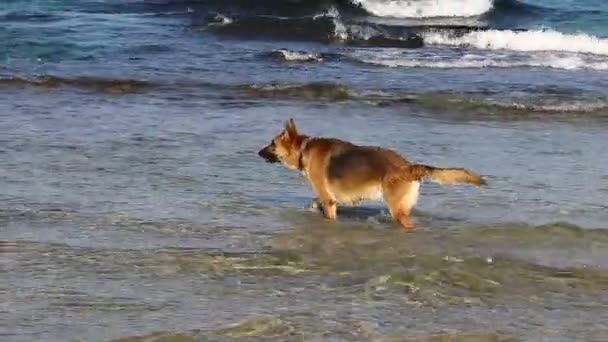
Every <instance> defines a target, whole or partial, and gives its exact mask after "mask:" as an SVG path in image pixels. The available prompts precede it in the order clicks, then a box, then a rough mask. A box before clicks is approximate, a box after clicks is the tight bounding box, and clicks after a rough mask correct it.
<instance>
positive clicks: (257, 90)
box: [237, 82, 356, 101]
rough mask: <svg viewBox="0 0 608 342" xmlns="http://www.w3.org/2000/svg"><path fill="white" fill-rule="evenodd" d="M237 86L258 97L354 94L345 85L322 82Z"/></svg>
mask: <svg viewBox="0 0 608 342" xmlns="http://www.w3.org/2000/svg"><path fill="white" fill-rule="evenodd" d="M237 88H238V89H240V90H241V91H243V92H245V94H247V95H249V96H255V97H260V98H295V99H301V100H325V101H344V100H349V99H351V98H353V97H355V96H356V95H355V94H354V93H353V92H352V90H351V89H350V88H348V87H347V86H344V85H340V84H334V83H323V82H315V83H307V84H301V85H277V84H272V85H249V84H247V85H242V86H239V87H237Z"/></svg>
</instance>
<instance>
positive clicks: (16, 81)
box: [0, 75, 154, 94]
mask: <svg viewBox="0 0 608 342" xmlns="http://www.w3.org/2000/svg"><path fill="white" fill-rule="evenodd" d="M1 85H9V86H34V87H43V88H59V87H78V88H86V89H93V90H96V91H99V92H103V93H110V94H125V93H135V92H140V91H142V90H144V89H145V88H149V87H152V86H154V85H153V84H152V83H150V82H146V81H140V80H131V79H104V78H97V77H78V78H64V77H58V76H51V75H44V76H39V77H35V78H24V77H19V76H10V77H3V78H2V77H0V86H1Z"/></svg>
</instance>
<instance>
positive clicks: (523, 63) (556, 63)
mask: <svg viewBox="0 0 608 342" xmlns="http://www.w3.org/2000/svg"><path fill="white" fill-rule="evenodd" d="M360 62H362V63H365V64H370V65H377V66H383V67H389V68H398V67H403V68H432V69H478V68H531V67H542V68H552V69H564V70H577V69H589V70H608V60H600V59H597V58H589V57H588V56H580V55H572V54H569V55H564V54H556V53H552V54H533V55H530V56H513V55H507V56H492V55H476V54H468V55H464V56H462V57H459V58H424V57H418V58H416V57H405V56H404V57H391V58H382V57H380V56H377V57H373V58H362V59H360Z"/></svg>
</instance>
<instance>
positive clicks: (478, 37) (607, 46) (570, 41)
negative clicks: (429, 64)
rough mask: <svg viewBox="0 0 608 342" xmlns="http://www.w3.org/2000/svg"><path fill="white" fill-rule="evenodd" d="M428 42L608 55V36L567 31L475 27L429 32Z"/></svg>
mask: <svg viewBox="0 0 608 342" xmlns="http://www.w3.org/2000/svg"><path fill="white" fill-rule="evenodd" d="M424 42H425V43H426V44H436V45H449V46H472V47H476V48H479V49H491V50H513V51H562V52H574V53H588V54H595V55H608V39H601V38H597V37H594V36H591V35H588V34H584V33H579V34H564V33H561V32H557V31H543V30H537V31H511V30H505V31H501V30H487V31H474V32H469V33H467V34H464V35H463V36H459V37H456V36H454V35H453V34H449V33H445V32H427V33H425V34H424Z"/></svg>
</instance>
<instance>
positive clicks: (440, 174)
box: [409, 164, 488, 186]
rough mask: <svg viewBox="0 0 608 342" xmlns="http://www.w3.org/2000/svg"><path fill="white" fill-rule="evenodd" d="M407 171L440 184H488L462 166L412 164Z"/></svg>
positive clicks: (418, 177) (416, 176)
mask: <svg viewBox="0 0 608 342" xmlns="http://www.w3.org/2000/svg"><path fill="white" fill-rule="evenodd" d="M409 172H410V174H411V175H412V176H413V178H414V179H416V180H420V179H422V178H429V179H430V180H431V181H433V182H435V183H438V184H442V185H451V184H459V183H465V184H473V185H477V186H485V185H488V183H487V182H486V181H485V180H484V179H483V178H481V176H480V175H478V174H477V173H475V172H473V171H469V170H467V169H463V168H439V167H433V166H428V165H423V164H413V165H410V167H409Z"/></svg>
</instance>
